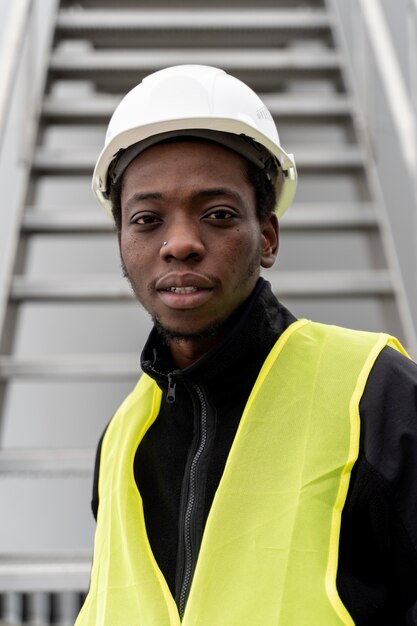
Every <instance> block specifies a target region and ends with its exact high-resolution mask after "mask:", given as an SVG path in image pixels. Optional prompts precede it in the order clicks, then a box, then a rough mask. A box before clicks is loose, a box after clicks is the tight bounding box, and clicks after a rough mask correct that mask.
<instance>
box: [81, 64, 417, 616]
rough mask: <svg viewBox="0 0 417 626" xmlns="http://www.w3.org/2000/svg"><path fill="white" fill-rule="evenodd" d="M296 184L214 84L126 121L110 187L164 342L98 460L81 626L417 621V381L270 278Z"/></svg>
mask: <svg viewBox="0 0 417 626" xmlns="http://www.w3.org/2000/svg"><path fill="white" fill-rule="evenodd" d="M296 180H297V177H296V170H295V164H294V160H293V158H292V156H290V155H288V154H286V153H285V152H284V150H283V149H282V147H281V146H280V143H279V138H278V134H277V131H276V128H275V125H274V123H273V121H272V118H271V116H270V114H269V112H268V111H267V109H266V108H265V106H264V105H263V103H262V102H261V101H260V100H259V98H258V97H257V96H256V95H255V94H254V93H253V92H252V91H251V90H250V89H249V88H248V87H247V86H246V85H244V84H243V83H241V82H240V81H238V80H236V79H234V78H232V77H231V76H228V75H227V74H225V73H224V72H222V71H221V70H218V69H215V68H209V67H202V66H181V67H174V68H168V69H166V70H162V71H161V72H157V73H155V74H153V75H151V76H149V77H148V78H146V79H145V80H144V81H143V82H142V83H141V84H140V85H139V86H138V87H136V88H135V89H134V90H132V91H131V92H130V93H129V94H128V95H127V96H126V97H125V99H124V100H123V101H122V102H121V104H120V105H119V107H118V108H117V110H116V112H115V114H114V116H113V118H112V120H111V121H110V125H109V131H108V135H107V138H106V146H105V148H104V150H103V152H102V154H101V155H100V157H99V160H98V162H97V166H96V170H95V174H94V182H93V188H94V190H95V193H96V194H97V196H98V198H99V201H100V202H101V204H103V205H104V206H105V208H107V209H109V210H110V211H111V212H112V216H113V218H114V221H115V224H116V228H117V233H118V237H119V244H120V255H121V260H122V265H123V270H124V273H125V276H126V277H127V278H128V280H129V281H130V284H131V286H132V289H133V291H134V293H135V295H136V297H137V299H138V301H139V302H140V303H141V304H142V305H143V306H144V307H145V308H146V310H147V311H148V312H149V313H150V315H151V316H152V319H153V321H154V328H153V330H152V332H151V334H150V336H149V339H148V341H147V343H146V345H145V348H144V350H143V353H142V360H141V363H142V369H143V371H144V372H145V374H144V375H143V376H142V378H141V379H140V382H139V383H138V385H137V387H136V388H135V389H134V391H133V392H132V394H131V395H130V396H129V397H128V398H126V400H125V402H124V403H123V404H122V406H121V407H120V409H119V411H118V412H117V414H116V416H115V417H114V418H113V420H112V421H111V422H110V425H109V426H108V428H107V429H106V432H105V434H104V436H103V438H102V441H101V442H100V445H99V450H98V455H97V465H96V474H95V493H94V498H93V510H94V513H95V515H96V517H97V531H96V539H95V547H94V560H93V569H92V575H91V586H90V591H89V594H88V597H87V599H86V602H85V605H84V607H83V609H82V611H81V613H80V616H79V618H78V620H77V626H93V625H100V626H132V625H133V624H140V625H146V626H171V625H176V626H178V625H179V624H180V623H181V622H182V623H183V624H184V625H185V626H191V625H195V626H197V625H198V626H208V625H210V626H249V625H250V626H255V625H256V626H272V625H274V626H276V625H280V626H292V625H294V626H295V625H297V626H306V625H309V626H310V625H317V626H323V625H326V626H327V625H332V626H333V625H337V624H359V625H366V626H370V625H377V624H378V626H381V625H387V626H388V625H389V626H395V625H397V624H398V625H399V624H404V625H405V624H417V618H416V613H415V608H416V606H417V528H416V513H417V502H416V500H417V498H416V494H417V416H416V398H417V393H416V391H417V367H416V365H415V364H414V363H412V362H411V361H410V360H409V359H408V358H407V357H406V356H405V355H404V354H403V353H402V349H401V347H400V346H399V344H398V343H397V342H396V341H395V340H394V339H392V338H390V337H388V336H386V335H382V334H372V333H361V332H357V331H350V330H347V329H341V328H337V327H328V326H325V325H321V324H315V323H312V322H308V321H307V320H296V319H295V318H294V316H293V315H292V314H291V313H290V312H289V311H288V310H286V309H285V308H284V307H283V306H282V305H281V304H280V303H279V302H278V301H277V300H276V298H275V296H274V295H273V294H272V292H271V289H270V286H269V284H268V283H267V282H266V281H264V280H263V279H261V278H259V273H260V268H261V267H264V268H269V267H271V266H272V265H273V263H274V261H275V258H276V255H277V250H278V219H277V217H280V216H281V215H282V214H283V212H284V211H285V209H286V208H287V207H288V205H289V204H290V203H291V201H292V198H293V196H294V192H295V187H296ZM413 607H414V609H413ZM413 610H414V613H413Z"/></svg>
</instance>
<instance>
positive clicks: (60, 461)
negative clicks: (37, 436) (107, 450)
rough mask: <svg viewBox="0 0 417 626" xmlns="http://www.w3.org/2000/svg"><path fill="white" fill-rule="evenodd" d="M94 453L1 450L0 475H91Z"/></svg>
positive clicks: (74, 449)
mask: <svg viewBox="0 0 417 626" xmlns="http://www.w3.org/2000/svg"><path fill="white" fill-rule="evenodd" d="M94 458H95V451H94V450H89V449H86V448H72V449H71V448H47V449H46V448H45V449H40V448H32V449H27V448H14V449H7V448H3V449H2V450H1V451H0V475H1V476H4V475H13V476H15V475H21V474H24V475H30V476H36V475H41V476H45V475H52V476H65V477H74V476H91V475H92V472H93V470H94Z"/></svg>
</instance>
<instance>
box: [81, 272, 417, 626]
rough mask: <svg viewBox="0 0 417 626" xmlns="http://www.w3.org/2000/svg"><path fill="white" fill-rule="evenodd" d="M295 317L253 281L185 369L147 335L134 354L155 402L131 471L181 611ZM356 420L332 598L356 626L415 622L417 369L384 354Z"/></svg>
mask: <svg viewBox="0 0 417 626" xmlns="http://www.w3.org/2000/svg"><path fill="white" fill-rule="evenodd" d="M294 320H295V318H294V317H293V316H292V315H291V313H290V312H289V311H288V310H287V309H285V307H283V306H282V305H281V304H280V303H279V302H278V301H277V300H276V298H275V297H274V295H273V294H272V292H271V290H270V286H269V284H268V283H267V282H266V281H264V280H262V279H260V280H259V282H258V284H257V286H256V288H255V290H254V292H253V294H252V296H251V297H250V298H249V300H248V301H247V302H246V303H245V304H244V305H243V307H241V309H240V310H239V311H237V312H236V313H235V315H234V319H233V320H232V322H233V326H232V328H233V330H231V332H230V333H229V334H228V335H227V336H226V337H225V339H223V341H221V343H219V344H218V345H216V346H215V347H214V348H213V349H212V350H211V351H210V352H208V353H207V354H206V355H204V356H203V357H202V358H201V359H199V360H198V361H197V362H196V363H194V364H193V365H192V366H190V367H188V368H186V369H184V370H178V369H176V368H175V366H174V364H173V363H172V360H171V357H170V353H169V350H168V348H167V347H166V346H165V345H164V344H163V342H162V341H161V339H160V337H159V335H158V333H157V331H156V330H155V329H154V330H153V331H152V332H151V334H150V336H149V339H148V341H147V343H146V346H145V348H144V350H143V353H142V368H143V370H144V371H145V372H146V373H147V374H149V375H150V376H151V377H152V378H154V379H155V380H156V382H157V384H158V385H159V386H160V387H161V389H162V391H163V399H162V404H161V409H160V413H159V415H158V418H157V420H156V421H155V422H154V424H153V425H152V426H151V428H150V429H149V430H148V432H147V433H146V435H145V437H144V439H143V441H142V443H141V445H140V446H139V448H138V450H137V453H136V458H135V467H134V470H135V477H136V482H137V485H138V487H139V490H140V493H141V496H142V499H143V503H144V513H145V522H146V527H147V532H148V536H149V541H150V544H151V547H152V550H153V553H154V555H155V558H156V561H157V562H158V565H159V567H160V569H161V571H162V572H163V574H164V576H165V578H166V580H167V582H168V585H169V587H170V589H171V592H172V594H173V595H174V597H175V599H176V601H177V604H178V606H179V610H180V613H182V612H183V609H184V605H185V602H186V598H187V595H188V591H189V586H190V582H191V579H192V574H193V571H194V567H195V563H196V559H197V556H198V551H199V547H200V543H201V539H202V534H203V531H204V525H205V522H206V519H207V515H208V512H209V510H210V506H211V503H212V500H213V497H214V493H215V491H216V489H217V486H218V484H219V481H220V478H221V475H222V472H223V468H224V465H225V463H226V459H227V455H228V453H229V450H230V447H231V444H232V441H233V438H234V436H235V433H236V429H237V427H238V424H239V420H240V417H241V415H242V412H243V409H244V406H245V404H246V401H247V398H248V396H249V394H250V391H251V389H252V387H253V385H254V382H255V380H256V377H257V375H258V373H259V370H260V368H261V366H262V364H263V362H264V360H265V358H266V356H267V355H268V353H269V352H270V350H271V348H272V346H273V345H274V343H275V342H276V340H277V338H278V337H279V335H280V334H281V333H282V332H283V331H284V330H285V328H287V327H288V326H289V324H291V323H292V322H293V321H294ZM360 413H361V446H360V455H359V459H358V461H357V462H356V464H355V466H354V468H353V472H352V477H351V481H350V487H349V493H348V498H347V501H346V504H345V507H344V510H343V516H342V526H341V537H340V550H339V568H338V576H337V586H338V591H339V594H340V596H341V599H342V601H343V603H344V604H345V606H346V608H347V610H348V611H349V613H350V614H351V616H352V618H353V620H354V622H355V624H357V625H358V626H362V625H363V626H373V625H375V626H377V625H378V626H397V625H398V626H400V625H401V626H402V625H404V626H405V625H411V626H417V366H416V365H415V364H414V363H413V362H411V361H410V360H408V359H407V358H405V357H403V356H402V355H401V354H399V353H397V352H396V351H394V350H393V349H391V348H385V349H384V350H383V351H382V353H381V354H380V356H379V357H378V359H377V361H376V363H375V365H374V367H373V369H372V371H371V374H370V377H369V380H368V382H367V385H366V388H365V392H364V394H363V397H362V400H361V403H360ZM100 447H101V442H100V444H99V448H98V454H97V462H96V471H95V481H94V493H93V512H94V514H95V515H97V509H98V494H97V480H98V471H99V455H100Z"/></svg>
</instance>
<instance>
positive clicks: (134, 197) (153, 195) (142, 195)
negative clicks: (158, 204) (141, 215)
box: [125, 191, 163, 208]
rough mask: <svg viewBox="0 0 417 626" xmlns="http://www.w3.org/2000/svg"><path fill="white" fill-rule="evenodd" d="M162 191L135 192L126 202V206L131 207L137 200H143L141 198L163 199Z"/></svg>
mask: <svg viewBox="0 0 417 626" xmlns="http://www.w3.org/2000/svg"><path fill="white" fill-rule="evenodd" d="M162 198H163V195H162V193H158V192H151V191H149V192H144V193H134V194H133V195H132V196H130V198H129V200H127V202H126V205H125V206H126V208H129V207H130V205H131V204H136V202H141V200H162Z"/></svg>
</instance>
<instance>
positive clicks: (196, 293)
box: [156, 273, 214, 309]
mask: <svg viewBox="0 0 417 626" xmlns="http://www.w3.org/2000/svg"><path fill="white" fill-rule="evenodd" d="M213 289H214V287H213V285H212V282H211V281H210V280H209V279H208V278H207V277H205V276H201V275H199V274H193V273H187V274H169V275H167V276H164V277H163V278H161V279H160V280H158V281H157V283H156V291H157V293H158V294H159V297H160V298H161V300H162V302H163V303H164V304H165V305H166V306H167V307H169V308H174V309H192V308H196V307H199V306H201V305H203V304H204V303H205V302H207V300H209V299H210V297H211V295H212V293H213Z"/></svg>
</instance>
